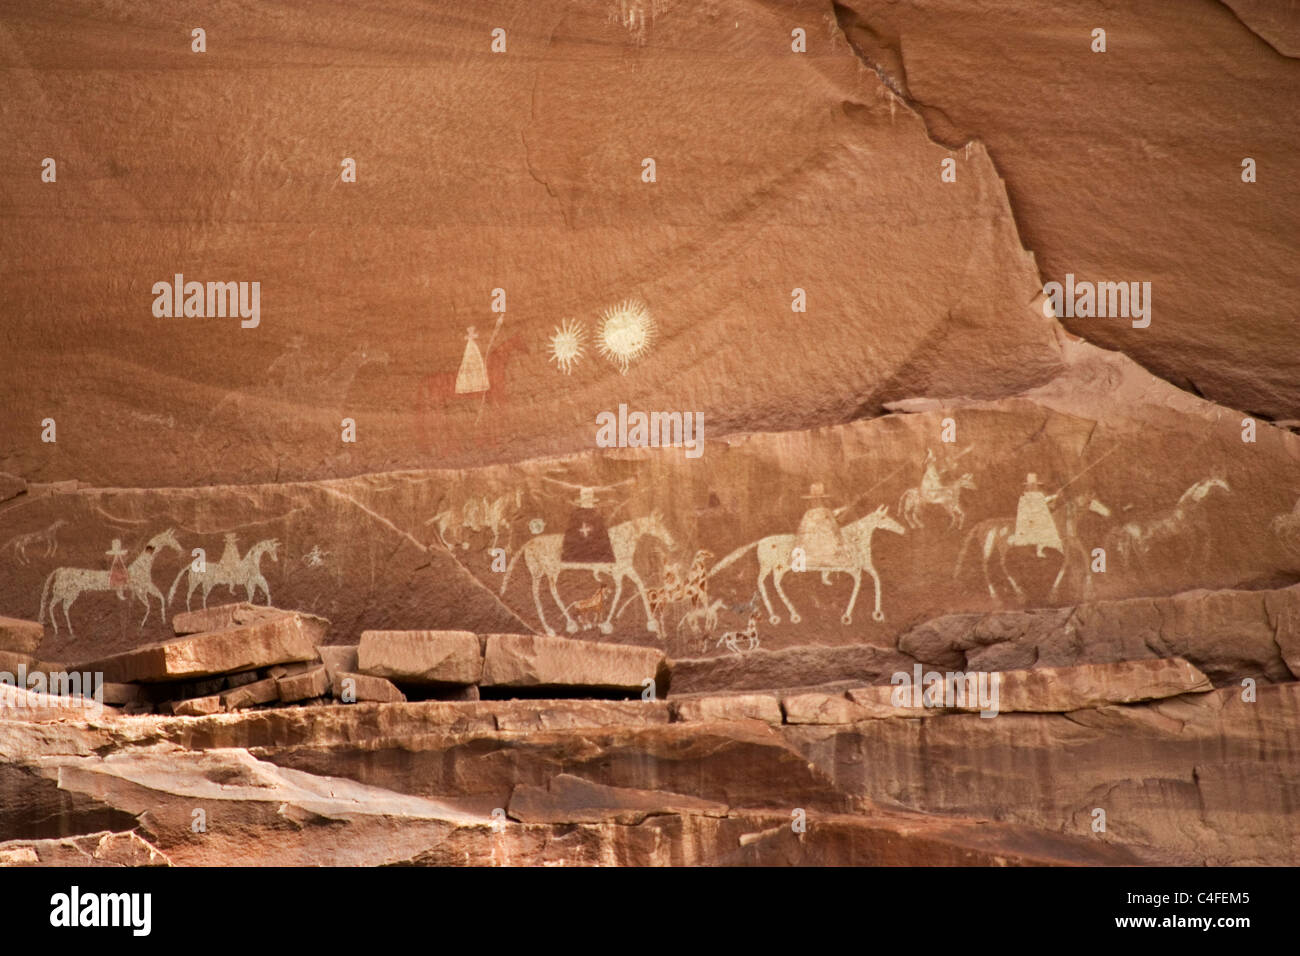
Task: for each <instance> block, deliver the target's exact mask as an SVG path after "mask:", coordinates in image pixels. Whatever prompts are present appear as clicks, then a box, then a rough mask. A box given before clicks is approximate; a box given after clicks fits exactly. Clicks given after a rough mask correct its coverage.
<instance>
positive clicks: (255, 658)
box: [77, 614, 316, 683]
mask: <svg viewBox="0 0 1300 956" xmlns="http://www.w3.org/2000/svg"><path fill="white" fill-rule="evenodd" d="M312 660H316V644H315V640H314V639H313V634H312V628H311V627H310V626H309V625H305V624H304V622H303V619H302V617H301V616H300V615H298V614H277V615H275V616H272V617H268V618H265V619H262V620H259V621H257V622H255V623H251V624H244V625H237V626H235V627H230V628H226V629H225V630H221V631H209V632H207V633H205V634H191V635H188V636H185V637H177V638H174V639H172V640H170V641H164V642H162V643H160V644H151V645H148V646H146V647H141V648H138V649H137V650H134V651H126V652H124V653H122V654H115V655H113V656H112V657H106V658H103V659H101V660H97V661H91V662H90V663H86V664H81V665H79V666H78V668H77V669H78V670H86V671H94V672H99V673H103V675H104V679H105V680H109V681H115V682H119V683H120V682H129V681H141V682H152V681H174V680H181V679H185V678H190V679H193V678H200V677H209V676H212V675H215V674H227V673H232V672H235V671H245V670H249V669H252V668H258V667H268V666H270V665H272V664H281V663H284V662H286V661H312Z"/></svg>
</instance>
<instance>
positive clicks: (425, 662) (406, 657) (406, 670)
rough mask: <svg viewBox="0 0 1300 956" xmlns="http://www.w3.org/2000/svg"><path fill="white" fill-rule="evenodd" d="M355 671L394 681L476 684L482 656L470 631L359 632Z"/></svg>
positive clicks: (480, 677) (481, 664)
mask: <svg viewBox="0 0 1300 956" xmlns="http://www.w3.org/2000/svg"><path fill="white" fill-rule="evenodd" d="M357 670H359V671H360V672H361V673H363V674H370V675H372V676H374V677H385V678H388V679H389V680H391V681H393V682H395V683H398V684H425V685H439V684H458V685H468V684H477V683H478V682H479V681H480V680H481V679H482V677H483V655H482V652H481V651H480V650H479V640H478V635H477V634H475V633H473V632H472V631H363V632H362V633H361V643H360V644H359V645H358V647H357Z"/></svg>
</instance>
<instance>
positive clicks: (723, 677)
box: [671, 644, 916, 695]
mask: <svg viewBox="0 0 1300 956" xmlns="http://www.w3.org/2000/svg"><path fill="white" fill-rule="evenodd" d="M915 662H916V658H914V657H909V656H906V655H904V654H900V653H898V652H897V651H892V650H887V649H885V648H880V647H873V646H871V645H870V644H850V645H847V646H844V647H794V648H786V649H784V650H779V651H768V650H763V649H760V650H757V651H753V652H750V653H748V654H741V655H728V656H723V657H706V658H687V659H683V660H674V661H673V662H672V663H671V671H672V693H673V694H674V695H677V694H692V693H701V692H704V691H717V690H763V689H768V688H794V687H813V686H817V685H820V684H833V683H836V682H839V681H852V682H854V683H867V684H870V683H877V682H888V681H889V678H890V676H891V675H892V674H894V673H896V672H898V671H907V672H910V671H911V668H912V665H913V664H914V663H915Z"/></svg>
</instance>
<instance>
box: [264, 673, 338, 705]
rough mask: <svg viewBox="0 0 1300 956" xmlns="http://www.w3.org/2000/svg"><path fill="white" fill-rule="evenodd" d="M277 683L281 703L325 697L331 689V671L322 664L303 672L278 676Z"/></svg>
mask: <svg viewBox="0 0 1300 956" xmlns="http://www.w3.org/2000/svg"><path fill="white" fill-rule="evenodd" d="M275 684H276V688H277V693H278V694H279V698H280V702H281V703H285V704H291V703H293V702H294V701H299V700H311V699H313V698H316V697H324V696H325V695H326V694H328V693H329V691H330V677H329V671H327V670H326V669H325V667H324V666H323V665H322V666H320V667H314V668H312V669H311V670H309V671H304V672H303V673H301V674H288V675H286V676H284V677H278V678H276V680H275Z"/></svg>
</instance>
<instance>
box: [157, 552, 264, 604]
mask: <svg viewBox="0 0 1300 956" xmlns="http://www.w3.org/2000/svg"><path fill="white" fill-rule="evenodd" d="M279 547H280V542H279V541H277V540H276V539H274V538H266V539H265V540H263V541H259V542H257V544H255V545H253V546H252V547H250V548H249V549H248V552H247V553H246V554H245V555H244V556H243V557H242V558H241V557H239V552H238V550H236V549H233V548H232V549H231V551H230V552H229V553H227V554H223V555H222V556H221V560H220V561H216V562H211V563H208V564H207V565H205V566H204V569H203V570H202V571H196V570H194V565H193V564H192V563H191V564H187V565H185V567H183V568H181V570H180V572H179V573H178V574H177V575H176V580H175V581H173V582H172V587H171V590H170V591H169V592H167V600H168V602H170V601H171V600H172V598H174V597H175V596H176V588H177V586H178V585H179V584H180V583H181V578H182V577H184V576H185V575H186V574H188V575H189V580H188V582H187V584H188V587H187V589H186V591H185V610H187V611H188V610H189V609H190V599H191V598H193V597H194V589H195V588H197V587H199V586H200V585H202V587H203V606H204V607H205V608H206V607H207V606H208V595H209V594H211V593H212V591H213V589H214V588H219V587H221V586H223V585H224V586H225V587H227V588H229V589H230V592H231V593H232V594H233V593H235V589H236V588H239V587H242V588H244V591H245V593H246V594H247V595H248V597H247V600H248V601H249V602H250V603H251V602H252V601H253V600H254V599H255V598H256V597H257V592H258V591H262V592H264V593H265V594H266V604H267V606H268V607H269V606H270V604H271V588H270V586H269V585H268V584H267V583H266V578H265V577H263V576H262V569H261V562H262V555H263V554H269V555H270V557H271V560H272V561H276V560H279V559H278V558H277V557H276V550H277V549H278V548H279Z"/></svg>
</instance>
